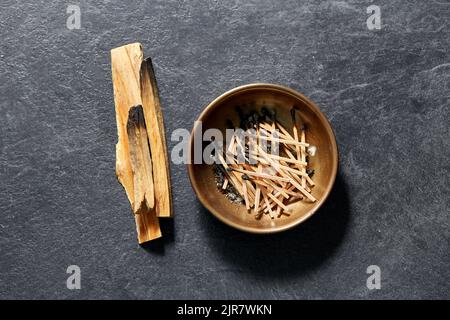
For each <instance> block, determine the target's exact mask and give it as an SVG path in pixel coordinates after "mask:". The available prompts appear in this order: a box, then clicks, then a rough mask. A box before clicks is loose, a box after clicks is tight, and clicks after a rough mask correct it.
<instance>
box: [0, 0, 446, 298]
mask: <svg viewBox="0 0 450 320" xmlns="http://www.w3.org/2000/svg"><path fill="white" fill-rule="evenodd" d="M27 2H28V3H27ZM27 2H24V1H12V0H3V1H2V2H1V4H0V35H1V45H0V77H1V78H0V97H1V99H0V120H1V125H0V298H45V299H47V298H57V299H80V298H90V299H97V298H98V299H104V298H125V299H128V298H129V299H136V298H138V299H142V298H146V299H147V298H148V299H172V298H206V299H209V298H225V299H231V298H269V299H272V298H273V299H294V298H295V299H302V298H310V299H318V298H369V299H385V298H394V299H397V298H418V299H429V298H441V299H442V298H446V299H448V298H450V293H449V289H450V269H449V263H450V241H449V239H450V229H449V226H450V223H449V220H450V219H449V207H450V206H449V199H450V192H449V162H448V161H449V159H450V147H449V138H450V135H449V120H450V111H449V106H450V105H449V101H450V100H449V99H450V54H449V44H450V41H449V40H450V33H449V17H450V2H449V1H448V0H436V1H419V0H416V1H399V0H396V1H381V0H379V1H362V0H358V1H313V0H311V1H300V0H296V1H268V0H265V1H89V2H88V1H82V2H76V1H58V2H57V1H53V2H49V1H42V0H41V1H27ZM69 4H77V5H79V6H80V8H81V29H80V30H68V29H67V27H66V19H67V18H68V16H69V14H67V13H66V9H67V5H69ZM370 4H376V5H379V6H380V7H381V17H382V29H381V30H379V31H370V30H368V28H367V26H366V19H367V18H368V16H369V14H367V12H366V8H367V6H369V5H370ZM134 41H140V42H142V44H143V46H144V48H145V53H146V55H148V56H151V57H152V58H153V61H154V64H155V69H156V75H157V79H158V81H159V86H160V91H161V92H160V93H161V99H162V104H163V111H164V118H165V124H166V130H167V134H168V137H169V140H170V133H171V132H172V131H173V130H174V129H176V128H180V127H181V128H187V129H191V126H192V124H193V121H194V120H195V119H196V117H197V116H198V115H199V113H200V112H201V110H202V109H203V108H204V107H205V106H206V105H207V104H208V103H209V102H210V101H211V100H212V99H213V98H215V97H216V96H217V95H219V94H221V93H223V92H224V91H226V90H228V89H231V88H233V87H235V86H238V85H242V84H246V83H251V82H260V81H263V82H272V83H278V84H283V85H286V86H289V87H291V88H293V89H296V90H299V91H300V92H303V93H305V94H306V95H307V96H309V97H311V98H312V99H313V100H314V101H316V102H317V104H318V105H319V106H320V107H321V109H322V110H323V111H324V113H325V114H326V115H327V116H328V118H329V119H330V121H331V123H332V125H333V126H334V129H335V132H336V136H337V141H338V144H339V149H340V172H339V176H338V179H337V182H336V185H335V188H334V191H333V194H332V195H331V197H330V199H329V201H328V202H327V204H326V205H325V207H324V208H323V209H322V210H321V211H320V212H319V213H318V214H317V215H316V216H314V217H313V218H312V219H310V220H309V221H308V222H307V223H305V224H304V225H301V226H299V227H298V228H296V229H294V230H292V231H289V232H286V233H283V234H278V235H275V236H268V237H264V236H254V235H250V234H245V233H242V232H238V231H235V230H233V229H231V228H229V227H227V226H225V225H223V224H221V223H220V222H219V221H216V220H215V219H214V218H213V217H212V216H211V215H210V214H208V213H207V211H206V210H205V209H203V208H202V206H201V205H200V204H199V202H198V201H197V199H196V197H195V195H194V193H193V191H192V189H191V187H190V184H189V181H188V177H187V172H186V169H185V167H184V166H183V165H179V166H176V165H172V167H171V173H172V183H173V193H174V207H175V220H174V222H173V223H170V222H167V223H165V224H164V226H163V232H164V233H165V237H164V239H163V240H161V241H158V242H155V243H152V244H150V245H146V246H144V247H140V246H139V245H138V244H137V242H136V235H135V229H134V228H135V227H134V221H133V219H132V216H131V211H130V207H129V204H128V201H127V199H126V196H125V192H124V190H123V189H122V187H121V185H120V184H119V183H118V182H117V181H116V177H115V173H114V167H115V151H114V150H115V142H116V123H115V114H114V102H113V90H112V83H111V71H110V56H109V51H110V49H111V48H113V47H116V46H120V45H123V44H126V43H130V42H134ZM175 144H176V142H169V150H171V148H172V147H173V146H174V145H175ZM71 264H76V265H78V266H80V268H81V275H82V280H81V286H82V289H81V290H68V289H67V288H66V278H67V276H68V275H67V274H66V268H67V266H68V265H71ZM373 264H375V265H378V266H380V268H381V272H382V274H381V276H382V284H381V285H382V287H381V289H380V290H372V291H370V290H368V289H367V287H366V279H367V276H368V275H367V274H366V268H367V267H368V266H369V265H373Z"/></svg>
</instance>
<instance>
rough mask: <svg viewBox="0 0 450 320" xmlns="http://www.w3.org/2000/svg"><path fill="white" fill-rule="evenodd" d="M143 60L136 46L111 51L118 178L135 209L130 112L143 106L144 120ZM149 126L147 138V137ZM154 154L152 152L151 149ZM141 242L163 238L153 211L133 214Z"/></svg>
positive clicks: (138, 46)
mask: <svg viewBox="0 0 450 320" xmlns="http://www.w3.org/2000/svg"><path fill="white" fill-rule="evenodd" d="M142 61H143V52H142V47H141V45H140V44H139V43H133V44H129V45H126V46H122V47H119V48H115V49H113V50H111V69H112V82H113V87H114V103H115V111H116V123H117V135H118V140H117V144H116V175H117V178H118V180H119V182H120V183H121V184H122V185H123V187H124V189H125V192H126V194H127V197H128V200H129V201H130V203H131V205H132V207H133V208H134V199H135V196H134V178H133V169H132V166H131V159H130V147H129V140H128V133H127V122H128V113H129V109H130V108H131V107H132V106H136V105H142V108H143V112H144V119H145V117H146V104H143V103H142V97H141V86H140V80H139V79H140V69H141V64H142ZM148 129H149V128H148V124H147V135H148ZM150 151H151V150H150ZM134 218H135V222H136V230H137V237H138V241H139V243H144V242H147V241H150V240H153V239H156V238H159V237H161V230H160V228H159V221H158V218H157V217H156V215H155V210H154V209H149V208H147V210H145V211H142V212H140V214H135V215H134Z"/></svg>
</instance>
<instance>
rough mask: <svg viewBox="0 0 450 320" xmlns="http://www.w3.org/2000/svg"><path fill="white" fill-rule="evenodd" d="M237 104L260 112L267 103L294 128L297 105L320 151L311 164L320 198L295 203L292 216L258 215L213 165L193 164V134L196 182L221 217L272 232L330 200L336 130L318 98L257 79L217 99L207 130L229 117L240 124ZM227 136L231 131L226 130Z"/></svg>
mask: <svg viewBox="0 0 450 320" xmlns="http://www.w3.org/2000/svg"><path fill="white" fill-rule="evenodd" d="M236 106H240V107H241V109H242V110H243V111H244V112H245V113H247V112H249V111H251V110H255V111H258V112H260V110H261V108H262V107H263V106H266V107H267V108H269V109H273V110H275V112H276V117H277V120H278V121H279V122H280V123H281V124H282V125H283V126H284V127H285V128H287V129H290V130H289V131H290V132H291V133H292V130H291V128H292V122H291V116H290V110H291V108H292V107H295V108H296V109H297V110H299V111H300V112H298V113H297V114H298V115H300V117H301V120H302V121H303V122H304V123H305V124H306V127H307V131H306V139H307V142H308V143H310V144H311V145H314V146H316V147H317V152H316V155H315V156H314V157H309V159H310V164H311V165H310V166H309V168H312V169H314V170H315V173H314V176H313V180H314V182H315V184H316V185H315V186H314V187H313V188H312V195H313V196H314V197H315V198H316V199H317V201H316V202H314V203H312V202H306V201H304V200H302V201H299V202H297V203H296V204H295V205H292V207H291V208H292V209H291V211H292V213H291V215H290V216H289V217H287V216H282V217H281V218H275V219H270V217H269V216H268V215H264V216H263V217H262V218H261V219H260V220H256V219H255V216H254V214H253V213H252V214H249V213H248V212H247V211H246V209H245V206H244V205H241V204H235V203H232V202H230V200H228V199H227V198H226V196H225V195H224V194H223V193H222V192H221V191H220V190H219V189H218V188H217V186H216V182H215V174H214V169H213V166H212V165H207V164H193V156H192V155H193V148H194V139H193V135H192V136H191V141H190V146H189V150H190V155H189V157H190V158H191V162H190V163H191V164H188V171H189V177H190V179H191V183H192V186H193V188H194V191H195V192H196V194H197V196H198V198H199V199H200V201H201V202H202V204H203V205H204V206H205V207H206V208H207V209H208V210H209V211H211V212H212V213H213V214H214V215H215V216H216V217H217V218H219V219H220V220H222V221H223V222H225V223H227V224H228V225H230V226H233V227H235V228H238V229H241V230H244V231H248V232H255V233H269V232H277V231H282V230H285V229H288V228H290V227H292V226H294V225H296V224H298V223H300V222H302V221H304V220H305V219H306V218H308V217H309V216H310V215H312V214H313V213H314V212H315V211H316V210H317V209H318V208H319V207H320V205H321V204H322V203H323V202H324V200H325V198H326V197H327V196H328V194H329V192H330V190H331V188H332V185H333V183H334V180H335V177H336V171H337V162H338V161H337V147H336V141H335V137H334V134H333V131H332V129H331V127H330V124H329V123H328V121H327V119H326V118H325V116H324V115H323V114H322V113H321V112H320V111H319V109H318V108H317V107H316V106H315V105H314V103H313V102H311V101H310V100H308V99H307V98H306V97H304V96H303V95H301V94H300V93H298V92H296V91H293V90H291V89H288V88H285V87H281V86H276V85H270V84H255V85H247V86H243V87H239V88H236V89H233V90H231V91H229V92H227V93H225V94H223V95H222V96H220V97H219V98H217V99H216V100H214V101H213V102H212V103H211V104H210V105H209V106H208V107H207V108H206V109H205V110H204V111H203V113H202V114H201V116H200V117H199V119H198V120H199V121H201V122H202V131H203V132H204V131H205V130H207V129H209V128H216V129H220V130H221V131H222V132H225V129H226V119H231V120H232V121H233V123H234V124H238V123H239V121H238V119H239V118H238V115H237V113H236V111H235V108H236ZM224 136H225V135H224Z"/></svg>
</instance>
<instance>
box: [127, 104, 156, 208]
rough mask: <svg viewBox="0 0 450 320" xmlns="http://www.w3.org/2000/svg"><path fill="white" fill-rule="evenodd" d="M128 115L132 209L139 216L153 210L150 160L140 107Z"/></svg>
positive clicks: (153, 197) (132, 109)
mask: <svg viewBox="0 0 450 320" xmlns="http://www.w3.org/2000/svg"><path fill="white" fill-rule="evenodd" d="M128 114H129V115H128V122H127V133H128V146H129V151H130V160H131V161H130V162H131V169H132V172H133V188H134V199H133V203H132V208H133V212H134V213H135V214H140V213H142V212H146V211H148V210H151V209H153V207H154V205H155V193H154V190H153V177H152V160H151V158H150V150H149V147H148V140H147V129H146V126H145V120H144V111H143V110H142V106H135V107H132V108H131V109H130V111H129V112H128Z"/></svg>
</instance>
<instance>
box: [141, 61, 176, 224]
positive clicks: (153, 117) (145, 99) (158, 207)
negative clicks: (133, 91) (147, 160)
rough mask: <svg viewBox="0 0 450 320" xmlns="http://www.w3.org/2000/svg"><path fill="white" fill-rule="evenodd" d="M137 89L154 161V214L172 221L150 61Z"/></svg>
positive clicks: (160, 120) (143, 68)
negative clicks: (139, 92)
mask: <svg viewBox="0 0 450 320" xmlns="http://www.w3.org/2000/svg"><path fill="white" fill-rule="evenodd" d="M140 89H141V98H142V104H143V106H144V116H145V122H146V123H147V134H148V138H149V142H150V147H151V151H152V158H153V180H154V185H155V212H156V215H157V216H158V217H172V192H171V187H170V172H169V158H168V155H167V146H166V135H165V130H164V121H163V116H162V112H161V103H160V100H159V92H158V86H157V84H156V78H155V72H154V70H153V65H152V61H151V60H150V58H147V59H146V60H144V61H142V65H141V69H140Z"/></svg>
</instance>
